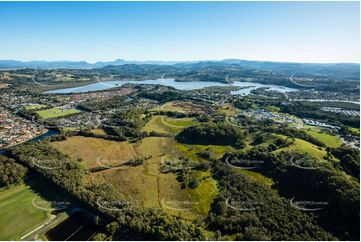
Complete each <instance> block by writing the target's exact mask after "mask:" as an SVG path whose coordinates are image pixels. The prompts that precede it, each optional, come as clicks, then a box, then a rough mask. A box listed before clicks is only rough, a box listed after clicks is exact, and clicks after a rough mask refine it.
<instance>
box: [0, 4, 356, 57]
mask: <svg viewBox="0 0 361 242" xmlns="http://www.w3.org/2000/svg"><path fill="white" fill-rule="evenodd" d="M359 11H360V7H359V3H358V2H252V3H251V2H32V3H31V2H30V3H29V2H11V3H8V2H0V31H1V35H0V59H16V60H86V61H89V62H95V61H108V60H114V59H117V58H122V59H126V60H206V59H212V60H215V59H226V58H238V59H248V60H273V61H295V62H359V61H360V23H359V19H360V13H359Z"/></svg>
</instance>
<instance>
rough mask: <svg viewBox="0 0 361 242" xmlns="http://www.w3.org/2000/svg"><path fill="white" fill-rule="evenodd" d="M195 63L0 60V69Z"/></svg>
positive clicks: (119, 60)
mask: <svg viewBox="0 0 361 242" xmlns="http://www.w3.org/2000/svg"><path fill="white" fill-rule="evenodd" d="M196 62H197V61H189V62H182V61H126V60H123V59H117V60H115V61H104V62H103V61H99V62H96V63H88V62H86V61H16V60H0V70H1V69H23V68H41V69H60V68H67V69H90V68H101V67H104V66H108V65H115V66H116V65H126V64H154V65H174V64H177V63H196Z"/></svg>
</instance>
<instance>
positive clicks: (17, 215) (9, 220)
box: [0, 185, 50, 240]
mask: <svg viewBox="0 0 361 242" xmlns="http://www.w3.org/2000/svg"><path fill="white" fill-rule="evenodd" d="M33 199H36V202H37V203H38V202H41V204H46V201H45V200H43V199H42V198H41V197H40V196H39V195H37V194H36V193H35V192H34V191H33V190H32V189H31V187H30V186H26V185H19V186H16V187H12V188H10V189H8V190H5V191H1V192H0V240H20V237H21V236H22V235H24V234H26V233H27V232H29V231H31V230H33V229H34V228H36V227H37V226H39V225H40V224H42V223H43V222H45V221H47V219H48V218H49V216H50V214H49V212H46V211H45V210H41V209H39V208H36V207H35V206H34V205H33Z"/></svg>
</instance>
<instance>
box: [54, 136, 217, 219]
mask: <svg viewBox="0 0 361 242" xmlns="http://www.w3.org/2000/svg"><path fill="white" fill-rule="evenodd" d="M53 145H54V146H55V147H56V148H57V149H58V150H60V151H62V152H63V153H65V154H68V155H70V157H71V158H72V159H78V158H81V159H82V160H83V163H84V165H85V166H86V167H96V166H99V164H98V163H97V162H96V159H97V157H99V156H102V160H103V159H106V158H107V159H109V160H114V159H117V160H119V159H122V160H124V161H127V160H129V159H132V158H144V157H150V158H149V159H146V160H145V161H144V164H143V165H141V166H136V167H130V166H120V167H116V168H114V169H108V170H103V171H99V172H94V173H90V174H89V175H88V176H87V182H88V183H96V184H101V183H106V184H112V185H113V186H114V188H115V189H116V191H117V192H118V193H119V195H121V196H122V197H123V198H124V199H126V200H128V201H130V202H133V203H135V204H137V205H139V206H141V207H145V208H150V207H153V208H162V209H163V210H164V211H166V212H167V213H169V214H172V215H176V216H181V217H182V218H184V219H189V220H193V219H196V218H197V217H198V216H206V214H207V213H208V211H209V209H210V204H211V202H212V201H213V198H214V197H215V196H216V194H217V192H218V190H217V186H216V182H215V181H214V180H213V179H212V178H211V177H210V173H209V171H208V172H201V173H200V174H199V177H200V178H203V177H204V179H202V181H201V183H200V186H199V187H197V188H196V189H193V190H192V189H182V188H181V186H180V184H179V182H178V181H177V177H176V175H175V174H174V173H161V172H160V166H161V165H162V162H163V159H165V158H170V159H171V158H175V157H178V156H180V155H183V154H182V151H179V150H178V149H177V148H176V146H175V145H176V142H175V140H174V139H173V138H170V137H147V138H144V139H143V140H142V141H141V142H140V143H138V144H129V143H127V142H116V141H107V140H103V139H99V138H89V137H80V136H74V137H70V138H68V139H67V140H65V141H59V142H53ZM197 175H198V174H197Z"/></svg>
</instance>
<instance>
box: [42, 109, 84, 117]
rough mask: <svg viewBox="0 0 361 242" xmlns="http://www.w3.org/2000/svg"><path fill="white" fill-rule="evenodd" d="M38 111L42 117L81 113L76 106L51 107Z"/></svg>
mask: <svg viewBox="0 0 361 242" xmlns="http://www.w3.org/2000/svg"><path fill="white" fill-rule="evenodd" d="M36 113H37V114H38V115H39V117H40V118H42V119H50V118H58V117H62V116H66V115H69V114H75V113H80V111H79V110H77V109H74V108H72V109H60V108H50V109H45V110H39V111H36Z"/></svg>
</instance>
